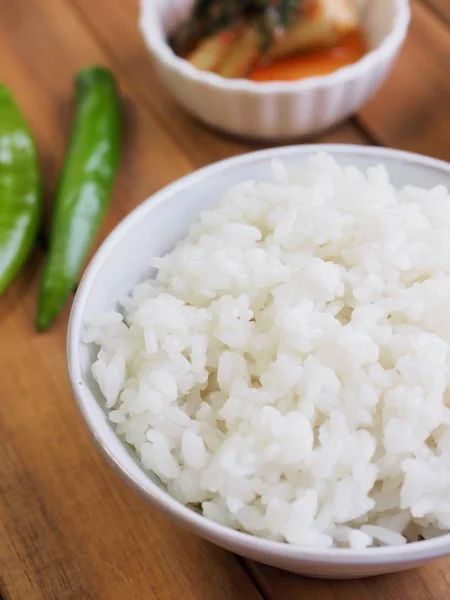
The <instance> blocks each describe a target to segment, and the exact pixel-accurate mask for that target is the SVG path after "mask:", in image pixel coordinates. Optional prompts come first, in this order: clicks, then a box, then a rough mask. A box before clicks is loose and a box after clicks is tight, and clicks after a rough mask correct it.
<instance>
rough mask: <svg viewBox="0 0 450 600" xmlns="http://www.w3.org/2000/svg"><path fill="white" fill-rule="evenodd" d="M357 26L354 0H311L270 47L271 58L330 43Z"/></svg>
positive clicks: (357, 18) (334, 42)
mask: <svg viewBox="0 0 450 600" xmlns="http://www.w3.org/2000/svg"><path fill="white" fill-rule="evenodd" d="M359 25H360V20H359V12H358V7H357V2H356V0H312V1H311V2H309V4H308V5H307V9H306V16H302V18H299V19H298V21H297V22H296V23H294V24H293V25H292V26H291V27H290V28H289V29H288V31H287V32H286V33H285V34H284V35H282V36H280V37H279V38H278V39H277V40H276V41H275V42H274V44H273V45H272V47H271V48H270V50H269V57H270V58H272V59H275V58H281V57H283V56H287V55H289V54H295V53H297V52H308V51H312V50H317V49H320V48H328V47H330V46H333V45H334V44H336V43H337V42H339V40H341V39H342V38H343V37H344V36H345V35H347V34H349V33H350V32H352V31H355V30H356V29H358V27H359Z"/></svg>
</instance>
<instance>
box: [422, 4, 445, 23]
mask: <svg viewBox="0 0 450 600" xmlns="http://www.w3.org/2000/svg"><path fill="white" fill-rule="evenodd" d="M423 2H424V4H428V5H429V6H430V7H431V8H432V9H433V10H435V11H436V12H437V14H438V15H440V16H441V17H442V18H443V19H444V21H445V22H446V23H448V24H450V2H449V1H448V0H423Z"/></svg>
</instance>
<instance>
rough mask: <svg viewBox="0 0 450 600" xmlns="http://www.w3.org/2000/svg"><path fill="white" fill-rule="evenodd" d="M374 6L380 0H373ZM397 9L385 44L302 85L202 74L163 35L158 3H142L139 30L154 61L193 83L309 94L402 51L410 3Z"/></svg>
mask: <svg viewBox="0 0 450 600" xmlns="http://www.w3.org/2000/svg"><path fill="white" fill-rule="evenodd" d="M370 1H372V2H374V1H376V0H370ZM391 1H392V3H393V5H394V8H395V16H394V23H393V25H392V27H391V30H390V32H389V33H388V34H387V36H386V37H385V38H384V39H383V41H382V42H381V43H380V44H379V45H378V46H377V47H376V48H373V49H372V50H370V51H369V52H367V53H366V54H365V55H364V56H363V57H362V58H361V59H360V60H358V61H357V62H356V63H354V64H352V65H349V66H347V67H342V68H340V69H338V70H337V71H334V72H333V73H330V74H328V75H320V76H316V77H308V78H305V79H301V80H299V81H269V82H257V81H251V80H248V79H243V78H239V79H226V78H225V77H222V76H221V75H217V74H216V73H210V72H206V71H200V70H199V69H197V68H196V67H194V66H193V65H191V64H190V63H189V62H188V61H187V60H185V59H183V58H180V57H179V56H177V55H176V54H175V53H174V52H173V51H172V49H171V48H170V46H169V44H168V43H167V40H166V38H165V37H164V36H163V35H161V30H160V27H159V25H160V23H161V19H160V14H159V11H158V8H157V2H156V1H155V0H140V14H139V28H140V31H141V34H142V36H143V38H144V41H145V43H146V45H147V47H148V49H149V50H150V52H151V54H152V55H153V57H154V58H157V59H158V60H159V61H161V62H162V63H163V64H164V66H165V67H166V68H167V69H169V70H170V71H176V72H178V73H179V74H181V75H182V76H183V77H185V78H186V79H187V80H189V81H190V82H192V83H197V84H203V85H205V86H207V87H210V88H214V89H220V90H222V91H227V92H247V93H251V94H256V95H263V94H266V93H271V94H276V95H277V94H285V93H292V92H306V91H309V90H311V89H321V88H327V87H330V86H333V85H339V84H343V83H346V82H348V81H349V80H352V79H358V78H359V77H360V76H363V75H364V74H365V73H366V72H367V71H371V70H373V69H375V68H376V67H377V65H379V64H383V63H387V62H389V61H390V60H391V58H392V57H393V56H395V55H396V54H397V52H398V51H399V49H400V48H401V46H402V44H403V42H404V40H405V37H406V34H407V32H408V27H409V24H410V21H411V7H410V3H409V0H391Z"/></svg>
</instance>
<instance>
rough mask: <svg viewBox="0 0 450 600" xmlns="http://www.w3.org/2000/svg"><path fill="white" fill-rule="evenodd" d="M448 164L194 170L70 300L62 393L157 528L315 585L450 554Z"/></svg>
mask: <svg viewBox="0 0 450 600" xmlns="http://www.w3.org/2000/svg"><path fill="white" fill-rule="evenodd" d="M449 189H450V165H449V164H447V163H444V162H440V161H438V160H435V159H431V158H427V157H422V156H419V155H414V154H409V153H405V152H400V151H396V150H388V149H380V148H361V147H356V146H339V145H326V146H296V147H285V148H276V149H271V150H265V151H262V152H255V153H251V154H247V155H243V156H239V157H237V158H233V159H229V160H226V161H223V162H220V163H218V164H215V165H212V166H209V167H206V168H204V169H201V170H200V171H197V172H195V173H193V174H191V175H189V176H187V177H185V178H183V179H181V180H179V181H177V182H175V183H173V184H172V185H170V186H168V187H167V188H165V189H163V190H161V191H160V192H158V193H157V194H155V195H154V196H153V197H151V198H149V199H148V200H147V201H145V202H144V203H143V204H141V205H140V206H139V207H138V208H136V209H135V210H134V211H133V212H132V213H131V214H130V215H129V216H127V217H126V218H125V219H124V220H123V221H122V222H121V223H120V224H119V225H118V227H117V228H116V229H115V230H114V231H113V232H112V233H111V235H110V236H109V237H108V238H107V240H106V241H105V242H104V243H103V245H102V246H101V248H100V249H99V250H98V252H97V253H96V255H95V257H94V258H93V260H92V261H91V263H90V265H89V266H88V268H87V270H86V273H85V275H84V277H83V279H82V281H81V283H80V286H79V288H78V291H77V294H76V298H75V301H74V305H73V308H72V313H71V318H70V324H69V332H68V366H69V374H70V379H71V383H72V387H73V391H74V395H75V398H76V401H77V403H78V406H79V408H80V410H81V414H82V416H83V417H84V419H85V421H86V423H87V425H88V428H89V430H90V432H91V434H92V435H93V438H94V440H95V441H96V442H97V444H98V445H99V447H100V448H101V449H102V451H103V452H104V454H105V455H106V456H107V457H108V459H109V461H110V463H112V465H113V466H114V467H115V468H116V469H117V470H118V471H119V473H120V474H121V475H122V476H123V477H124V478H125V479H126V481H127V482H128V483H130V484H131V485H132V486H133V487H134V488H136V489H137V490H138V491H139V492H140V493H141V494H142V495H143V496H144V497H145V498H146V499H147V500H148V501H149V502H150V503H151V504H152V505H153V506H154V507H155V508H157V509H158V510H161V511H163V512H165V513H166V514H167V515H168V516H169V517H170V518H171V519H173V520H174V521H175V522H177V523H179V524H180V525H182V526H184V527H187V528H188V529H189V530H191V531H192V532H194V533H196V534H198V535H200V536H202V537H204V538H206V539H207V540H209V541H211V542H213V543H215V544H218V545H219V546H222V547H224V548H226V549H228V550H230V551H233V552H236V553H238V554H240V555H242V556H245V557H248V558H251V559H254V560H257V561H260V562H264V563H266V564H269V565H272V566H275V567H279V568H283V569H287V570H290V571H294V572H298V573H303V574H307V575H313V576H320V577H337V578H344V577H363V576H368V575H376V574H380V573H387V572H394V571H399V570H403V569H407V568H411V567H413V566H417V565H421V564H424V563H426V562H428V561H430V560H431V559H433V558H437V557H441V556H444V555H447V554H450V535H449V531H450V194H449V191H448V190H449Z"/></svg>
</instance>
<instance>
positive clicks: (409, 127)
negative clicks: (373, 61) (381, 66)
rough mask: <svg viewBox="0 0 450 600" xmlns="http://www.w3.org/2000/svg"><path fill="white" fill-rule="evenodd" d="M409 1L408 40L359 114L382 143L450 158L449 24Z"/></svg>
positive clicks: (415, 2)
mask: <svg viewBox="0 0 450 600" xmlns="http://www.w3.org/2000/svg"><path fill="white" fill-rule="evenodd" d="M446 1H447V0H446ZM411 5H412V14H413V19H412V24H411V29H410V32H409V36H408V39H407V41H406V44H405V46H404V48H403V50H402V52H401V55H400V57H399V59H398V61H397V63H396V65H395V67H394V70H393V72H392V74H391V76H390V77H389V80H388V81H387V83H386V84H385V86H384V87H383V89H382V90H381V91H380V93H379V94H378V95H377V96H376V98H375V99H374V100H373V101H372V102H371V103H370V104H369V105H368V106H366V107H365V108H364V109H363V110H362V111H361V113H360V119H361V122H362V123H363V125H364V127H365V128H366V129H367V131H368V132H369V133H370V134H371V135H372V136H373V137H374V138H375V139H377V140H378V141H379V142H380V143H382V144H383V145H386V146H393V147H398V148H402V149H405V150H410V151H413V152H419V153H422V154H428V155H430V156H435V157H437V158H441V159H444V160H450V144H449V142H448V140H449V134H450V110H449V104H450V77H449V73H450V29H449V28H448V27H446V26H445V25H444V24H443V23H442V22H441V21H440V20H439V19H438V18H437V17H436V15H435V14H433V13H432V12H431V11H430V10H429V9H428V8H427V7H425V6H423V5H422V4H421V3H420V2H417V1H413V2H412V3H411Z"/></svg>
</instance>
